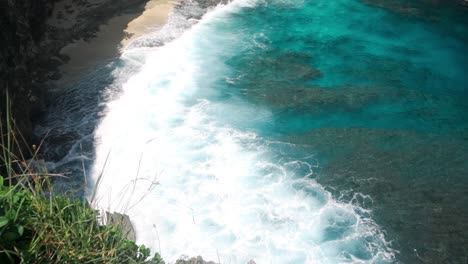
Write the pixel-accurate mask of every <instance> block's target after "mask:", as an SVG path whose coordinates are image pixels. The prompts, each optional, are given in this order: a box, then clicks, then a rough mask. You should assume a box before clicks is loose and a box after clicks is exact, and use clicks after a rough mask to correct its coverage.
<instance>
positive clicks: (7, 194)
mask: <svg viewBox="0 0 468 264" xmlns="http://www.w3.org/2000/svg"><path fill="white" fill-rule="evenodd" d="M0 124H1V122H0ZM6 128H7V129H0V131H8V134H7V135H5V134H2V135H0V140H1V142H0V167H1V169H0V171H2V173H4V176H5V177H2V176H0V263H153V264H164V261H163V260H162V259H161V257H160V256H159V254H156V255H155V256H154V257H153V258H151V259H149V257H150V250H149V249H148V248H146V247H145V246H138V245H136V244H135V242H133V241H130V240H128V239H127V238H126V236H125V235H124V234H123V233H122V230H121V227H120V226H118V225H102V224H100V222H101V221H100V218H99V217H100V216H99V213H98V212H97V211H95V210H94V209H93V208H91V207H90V206H89V205H88V203H87V201H85V200H81V199H73V198H70V197H67V196H65V195H58V194H56V193H54V189H53V185H52V184H51V181H50V177H51V176H50V174H48V173H47V172H46V171H37V170H38V169H32V168H31V167H34V166H29V165H28V164H31V163H28V162H25V161H24V159H20V158H18V157H16V156H15V155H13V154H12V152H11V148H12V146H13V145H14V144H17V142H16V141H15V138H16V137H15V136H14V134H13V132H12V130H13V129H11V125H10V121H9V120H7V121H6ZM36 154H37V151H36V153H33V155H32V156H33V157H35V156H36ZM35 170H36V171H35ZM39 170H40V169H39ZM4 180H5V182H4Z"/></svg>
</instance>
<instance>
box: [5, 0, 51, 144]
mask: <svg viewBox="0 0 468 264" xmlns="http://www.w3.org/2000/svg"><path fill="white" fill-rule="evenodd" d="M53 3H54V0H34V1H30V0H2V2H1V3H0V40H1V41H0V108H1V109H0V112H1V113H4V112H5V110H6V94H7V91H8V94H9V97H10V103H11V111H12V115H13V116H14V117H15V120H16V122H15V123H16V126H17V128H18V129H19V130H20V131H21V132H22V134H23V135H24V136H25V139H26V140H27V141H29V140H31V135H32V119H33V118H34V115H35V114H36V113H39V112H40V111H41V109H43V106H44V102H43V101H42V100H39V98H40V97H41V96H40V94H41V90H42V89H41V88H40V87H41V86H40V84H38V83H37V82H35V80H34V79H35V78H34V76H35V75H36V73H35V64H36V63H37V61H36V58H37V57H38V55H39V53H40V49H39V43H40V41H41V38H42V36H43V33H44V31H45V22H46V20H47V17H48V16H49V15H50V14H51V11H52V9H53ZM2 120H4V114H2Z"/></svg>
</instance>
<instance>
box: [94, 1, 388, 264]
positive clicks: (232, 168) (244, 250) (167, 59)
mask: <svg viewBox="0 0 468 264" xmlns="http://www.w3.org/2000/svg"><path fill="white" fill-rule="evenodd" d="M254 6H255V1H235V2H232V3H231V4H229V5H227V6H219V7H217V8H215V9H214V10H213V11H211V12H210V13H208V14H206V15H205V16H204V18H203V19H202V20H201V21H200V22H199V23H198V24H197V25H195V26H193V27H192V29H190V30H189V31H187V32H185V33H183V34H182V35H181V36H180V37H179V38H177V39H175V40H174V41H172V42H170V43H168V44H166V45H164V46H161V47H153V48H146V49H144V52H145V53H144V54H145V55H144V56H145V60H144V63H143V66H142V68H141V70H140V71H139V72H138V73H136V74H135V75H133V76H132V77H131V78H130V79H129V80H128V82H126V83H124V84H123V85H122V92H121V95H120V96H119V98H116V99H115V100H113V101H111V102H109V103H108V104H107V110H106V111H105V116H104V118H103V120H102V122H101V123H100V124H99V126H98V128H97V130H96V132H95V141H96V143H95V144H96V160H95V164H94V168H93V171H92V176H93V180H94V181H96V180H97V179H98V177H99V175H101V173H102V175H103V177H102V178H101V182H100V185H99V188H98V192H97V197H98V199H97V204H96V205H97V206H99V207H100V208H103V209H106V210H111V211H123V212H126V213H127V214H129V215H130V217H131V219H132V220H133V224H134V226H135V228H136V231H137V237H138V243H144V244H146V245H148V246H150V247H151V249H152V250H153V251H156V252H160V253H161V255H162V256H163V258H165V259H166V260H167V261H169V262H173V261H175V260H176V259H177V258H179V257H181V256H182V255H187V256H197V255H201V256H203V257H204V258H205V259H210V260H218V258H219V260H220V261H221V262H222V263H247V262H248V261H249V260H251V259H253V260H255V261H256V263H343V262H355V263H373V262H381V261H382V262H384V261H385V260H391V259H392V253H391V252H390V251H387V250H386V248H387V245H386V242H385V239H384V237H383V234H382V232H381V231H380V230H379V228H378V226H377V225H375V224H374V223H373V222H372V220H370V219H368V218H365V217H363V216H361V214H358V213H357V211H358V210H357V209H359V208H356V207H354V206H353V205H350V204H342V203H339V202H337V201H335V200H334V199H333V197H331V195H330V194H329V193H328V192H327V191H325V190H324V189H323V188H322V187H321V186H320V185H319V184H317V183H316V182H315V181H313V180H310V179H309V178H308V176H310V175H311V174H312V173H313V167H314V166H313V165H311V164H309V163H305V162H304V161H300V160H297V161H296V160H293V161H290V160H289V161H288V160H284V161H281V160H278V159H276V158H275V157H274V156H275V148H274V145H278V144H282V143H278V142H276V143H274V144H270V142H268V140H267V139H264V138H261V137H259V136H258V135H257V134H256V133H254V132H250V131H248V130H244V129H242V128H239V126H237V124H239V123H241V122H242V121H245V122H252V121H249V120H257V118H262V119H265V118H266V119H267V118H268V117H269V115H271V113H270V112H269V111H268V110H267V109H261V108H259V107H257V106H252V105H249V104H248V103H246V102H241V101H236V100H227V101H217V100H216V99H215V98H216V95H217V93H219V92H220V91H218V89H217V87H216V85H215V82H214V80H215V79H216V78H220V76H219V75H220V74H222V73H223V71H224V70H225V66H224V64H223V62H222V61H220V58H219V55H220V54H222V53H223V52H224V50H223V46H222V45H221V44H220V43H219V42H218V41H211V40H210V36H212V35H210V34H215V33H216V32H215V27H214V26H216V24H217V23H228V21H224V19H225V15H226V14H228V13H232V12H240V11H241V10H242V8H253V7H254ZM213 38H215V37H213ZM215 39H216V38H215ZM213 42H214V43H213ZM140 51H141V47H139V48H138V49H136V50H135V49H134V50H128V51H127V52H126V53H125V54H124V55H123V59H124V60H125V59H130V58H138V55H136V53H138V52H140ZM141 52H143V51H141ZM138 61H141V60H140V59H138ZM208 66H210V67H208ZM221 78H222V77H221ZM226 120H227V121H226ZM295 168H300V169H295ZM360 210H362V209H360Z"/></svg>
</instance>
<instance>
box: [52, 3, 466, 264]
mask: <svg viewBox="0 0 468 264" xmlns="http://www.w3.org/2000/svg"><path fill="white" fill-rule="evenodd" d="M193 8H194V10H195V9H196V8H195V7H193ZM196 10H198V9H196ZM184 12H188V11H187V8H186V9H176V10H175V11H174V13H173V14H172V15H171V17H172V18H174V17H177V18H178V19H170V20H169V22H168V25H167V26H166V27H165V28H163V29H162V30H161V31H157V32H154V33H153V34H149V35H147V36H144V37H143V38H142V39H140V40H137V41H136V42H135V43H133V44H132V45H131V46H130V47H129V48H128V49H127V50H125V52H124V53H123V54H122V56H121V57H120V58H118V59H117V60H116V62H114V63H113V64H110V65H108V66H106V67H103V68H102V69H99V70H97V71H95V72H94V73H93V72H91V74H90V75H89V76H87V77H85V78H84V79H83V80H82V81H81V82H80V83H79V84H76V85H75V86H74V88H72V89H70V90H69V91H68V92H67V93H66V94H65V95H64V96H63V97H62V101H61V103H60V104H59V106H58V107H57V108H58V109H60V110H61V111H60V113H59V114H55V115H52V116H51V117H50V119H52V120H54V121H53V122H52V123H54V122H55V123H54V124H55V127H60V121H59V122H57V120H62V119H63V120H72V123H73V124H74V125H73V124H72V125H69V126H70V127H68V128H66V129H63V130H60V129H58V130H60V131H61V132H60V133H58V134H59V135H58V136H57V138H58V139H56V140H58V141H60V140H61V138H64V137H67V136H68V135H70V134H73V135H75V134H78V136H77V137H75V136H73V135H72V136H71V137H75V138H79V140H77V141H74V142H73V144H74V146H73V147H72V148H71V151H69V152H68V155H67V156H66V158H64V159H63V160H62V161H61V162H58V163H57V164H55V166H56V167H58V168H64V167H65V168H75V169H76V168H81V159H80V158H82V157H83V156H84V157H85V158H86V160H87V166H86V167H87V171H89V172H90V174H91V178H92V179H94V180H96V179H97V178H98V176H99V175H101V173H102V174H103V175H104V177H103V180H102V181H101V183H100V189H99V191H98V196H99V197H100V199H99V200H98V202H97V206H99V207H102V208H106V209H108V210H117V211H125V212H126V213H128V214H129V215H130V216H131V218H132V220H133V222H134V225H135V228H136V231H137V235H138V241H139V242H142V243H145V244H146V245H149V246H150V247H151V248H152V250H153V251H158V252H160V253H161V254H162V256H163V257H164V258H165V259H166V260H168V261H175V260H176V259H177V258H179V257H180V256H181V255H188V256H196V255H202V256H203V257H204V258H205V259H211V260H218V259H219V260H221V261H222V263H247V262H248V261H249V260H251V259H253V260H255V261H256V263H395V262H396V263H464V262H466V259H467V257H468V252H467V251H466V248H467V247H468V243H467V241H468V235H467V232H466V231H465V230H467V228H468V226H467V225H468V221H467V219H468V210H467V209H466V208H465V207H466V204H468V193H467V190H468V178H467V176H468V175H467V173H468V162H467V160H468V131H467V128H468V100H467V99H468V77H467V76H468V75H467V74H466V71H467V70H468V18H467V16H466V10H465V9H463V8H461V7H455V6H451V5H449V4H444V5H441V4H439V5H430V4H423V3H419V2H403V1H373V2H372V1H369V3H367V2H364V1H363V2H361V1H357V0H337V1H321V0H317V1H296V0H284V1H280V0H273V1H262V0H258V1H255V0H249V1H247V0H238V1H233V2H231V3H229V4H227V5H221V6H218V7H216V8H213V10H211V11H209V12H208V13H207V14H206V15H205V16H204V17H203V18H201V19H200V21H198V23H197V24H196V25H194V26H193V27H185V26H184V27H183V28H184V29H185V28H187V29H185V30H182V31H183V32H184V33H177V34H175V35H174V34H172V35H171V34H170V35H171V37H170V38H169V40H168V39H167V38H166V37H165V36H166V34H168V32H174V28H177V27H176V25H178V24H177V23H181V22H180V21H182V20H183V21H186V20H184V19H182V20H181V19H179V18H180V17H179V16H177V15H180V13H184ZM197 12H198V11H197ZM197 12H196V13H197ZM198 13H199V12H198ZM184 14H185V13H184ZM191 23H192V22H191ZM179 29H180V28H179ZM180 31H181V30H178V31H177V32H180ZM174 38H175V39H174ZM162 42H163V43H165V44H164V45H162V44H161V43H162ZM96 87H97V88H96ZM99 87H100V88H99ZM77 95H81V96H77ZM90 102H91V103H90ZM76 109H81V111H76ZM61 115H62V116H61ZM63 122H65V121H63ZM57 124H59V125H57ZM67 129H68V130H67ZM52 137H53V136H52ZM52 145H53V144H52ZM83 146H84V147H83ZM83 149H84V150H83ZM77 153H79V155H77Z"/></svg>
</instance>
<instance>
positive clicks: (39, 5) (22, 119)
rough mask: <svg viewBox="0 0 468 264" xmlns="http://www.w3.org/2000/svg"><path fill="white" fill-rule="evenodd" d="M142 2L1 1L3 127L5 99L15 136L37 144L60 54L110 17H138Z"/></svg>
mask: <svg viewBox="0 0 468 264" xmlns="http://www.w3.org/2000/svg"><path fill="white" fill-rule="evenodd" d="M146 1H147V0H133V1H126V0H100V1H96V0H0V113H2V114H1V115H0V116H1V119H2V122H3V123H2V127H3V128H5V124H4V120H5V112H6V97H7V94H8V95H9V98H10V109H11V116H12V117H13V118H14V120H15V122H14V123H15V127H16V131H20V132H21V134H22V135H23V137H24V139H25V142H27V143H28V144H30V145H32V144H38V143H39V142H38V141H39V140H40V139H35V138H34V133H33V127H34V121H35V120H36V119H37V117H38V116H39V115H41V114H42V113H44V111H45V110H46V107H47V105H48V103H49V102H50V101H51V100H53V99H51V97H50V94H47V87H48V85H49V84H48V81H49V80H56V79H58V78H60V76H61V74H60V72H59V69H58V67H59V66H60V65H61V64H63V63H66V61H67V60H68V58H67V57H66V56H63V55H61V54H60V50H61V49H62V48H63V47H64V46H65V45H67V44H69V43H71V42H73V41H74V40H77V39H85V40H86V39H90V38H92V37H93V36H94V33H95V32H96V31H97V30H98V28H99V26H100V25H101V24H104V23H106V22H107V21H108V20H109V19H110V18H111V17H113V16H116V15H119V14H121V13H126V12H132V13H139V12H142V11H143V10H144V3H146ZM64 25H66V26H64ZM4 132H5V131H3V133H4ZM20 143H22V145H24V147H25V144H24V142H20ZM25 153H28V151H26V152H25Z"/></svg>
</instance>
